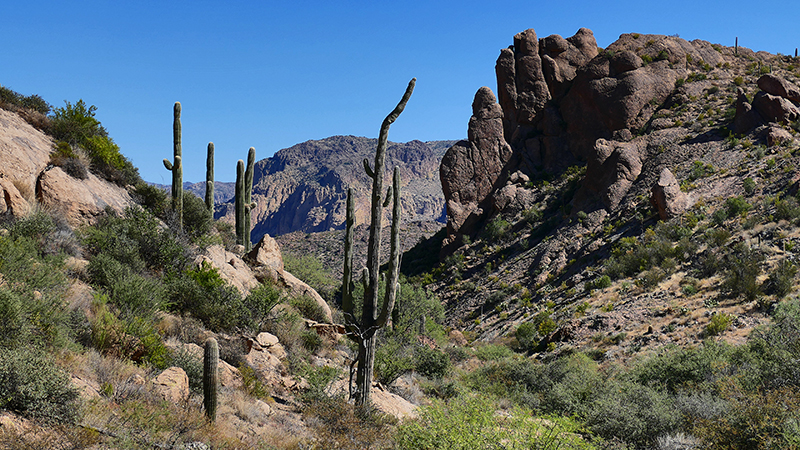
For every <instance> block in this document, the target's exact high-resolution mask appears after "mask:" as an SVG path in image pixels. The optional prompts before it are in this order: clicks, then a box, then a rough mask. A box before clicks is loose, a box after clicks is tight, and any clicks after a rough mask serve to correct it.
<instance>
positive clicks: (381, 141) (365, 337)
mask: <svg viewBox="0 0 800 450" xmlns="http://www.w3.org/2000/svg"><path fill="white" fill-rule="evenodd" d="M415 83H416V78H413V79H412V80H411V81H410V82H409V83H408V88H406V91H405V93H404V94H403V97H402V99H401V100H400V103H398V104H397V106H396V107H395V108H394V110H393V111H392V112H391V113H389V115H388V116H386V118H385V119H384V121H383V123H382V124H381V130H380V135H379V137H378V147H377V150H376V152H375V165H374V170H373V169H372V168H370V166H369V161H368V160H366V159H365V160H364V170H365V171H366V173H367V175H369V177H370V178H372V206H371V224H372V225H371V226H370V235H369V242H368V246H367V267H366V269H365V271H364V280H363V281H364V284H365V289H364V299H363V304H362V311H361V317H360V320H359V319H358V318H357V317H356V315H355V313H354V308H353V306H354V303H353V227H354V225H355V199H354V198H353V190H352V189H348V191H347V214H346V219H345V220H346V222H345V223H346V228H345V245H344V274H343V279H342V310H343V312H344V314H345V322H346V328H347V335H348V337H350V338H351V339H353V340H354V341H355V342H356V343H358V356H357V361H358V371H357V372H356V387H355V390H352V389H351V393H352V394H353V395H352V396H353V397H354V400H355V403H356V405H359V406H360V405H364V404H365V403H369V397H370V390H371V389H372V375H373V365H374V361H375V343H376V336H375V332H376V331H377V330H378V329H380V328H382V327H383V326H384V325H386V322H387V321H388V320H389V317H390V316H391V314H392V310H393V309H394V303H395V299H396V296H397V280H398V275H399V265H400V261H399V260H400V245H399V241H400V172H399V170H398V168H396V167H395V170H394V177H393V186H392V187H391V188H390V189H389V190H388V191H387V193H386V196H385V197H383V176H384V173H383V172H384V170H385V164H386V146H387V141H388V134H389V127H390V126H391V124H392V123H393V122H394V121H395V120H397V117H398V116H399V115H400V113H402V112H403V109H405V106H406V103H408V99H409V98H410V97H411V93H412V92H413V90H414V84H415ZM391 200H393V203H394V205H393V208H392V227H391V250H390V258H389V269H388V276H387V277H386V278H387V279H386V297H385V298H384V302H383V306H382V308H381V311H380V315H378V314H377V312H378V287H379V284H380V276H379V269H380V264H381V261H380V244H381V228H382V227H381V221H382V218H383V208H385V207H386V206H388V205H389V201H391Z"/></svg>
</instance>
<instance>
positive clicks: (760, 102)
mask: <svg viewBox="0 0 800 450" xmlns="http://www.w3.org/2000/svg"><path fill="white" fill-rule="evenodd" d="M753 108H754V109H755V110H756V111H758V113H759V114H760V115H761V117H762V118H764V120H766V121H767V122H791V121H793V120H797V119H798V118H800V108H798V107H797V106H796V105H795V104H794V103H792V101H791V100H789V99H786V98H783V97H779V96H777V95H772V94H768V93H766V92H764V91H760V92H759V93H757V94H756V95H755V97H754V98H753Z"/></svg>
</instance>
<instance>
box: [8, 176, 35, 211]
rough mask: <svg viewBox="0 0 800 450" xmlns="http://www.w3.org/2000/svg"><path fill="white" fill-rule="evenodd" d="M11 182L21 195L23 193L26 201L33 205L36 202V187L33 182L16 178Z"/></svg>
mask: <svg viewBox="0 0 800 450" xmlns="http://www.w3.org/2000/svg"><path fill="white" fill-rule="evenodd" d="M11 184H13V185H14V187H15V188H17V191H19V195H21V196H22V198H24V199H25V201H26V202H28V203H30V204H31V205H35V204H36V188H35V187H34V186H33V185H32V184H31V183H29V182H27V181H25V180H21V179H18V178H15V179H13V180H11Z"/></svg>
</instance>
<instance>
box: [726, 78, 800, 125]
mask: <svg viewBox="0 0 800 450" xmlns="http://www.w3.org/2000/svg"><path fill="white" fill-rule="evenodd" d="M758 87H759V89H761V91H759V92H758V93H757V94H756V95H755V96H754V97H753V102H752V103H748V101H747V97H746V96H745V95H744V91H742V89H739V90H738V97H737V99H736V116H735V117H734V120H733V125H734V127H733V128H734V132H736V133H739V134H744V133H747V132H749V131H751V130H753V129H755V128H757V127H758V126H759V125H762V124H764V123H765V122H776V123H780V122H791V121H794V120H797V119H800V106H798V103H800V89H798V87H797V86H795V85H794V84H792V83H790V82H788V81H786V80H785V79H783V78H781V77H778V76H776V75H773V74H766V75H762V76H761V78H759V79H758Z"/></svg>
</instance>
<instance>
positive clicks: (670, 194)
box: [650, 168, 690, 220]
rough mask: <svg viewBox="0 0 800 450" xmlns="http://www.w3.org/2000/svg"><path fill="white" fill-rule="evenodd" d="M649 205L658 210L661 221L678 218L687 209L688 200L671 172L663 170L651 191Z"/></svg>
mask: <svg viewBox="0 0 800 450" xmlns="http://www.w3.org/2000/svg"><path fill="white" fill-rule="evenodd" d="M650 203H651V204H652V205H653V207H654V208H655V209H656V210H658V216H659V217H660V218H661V220H669V219H672V218H673V217H678V216H679V215H681V214H682V213H683V212H684V211H686V210H687V209H688V208H689V206H690V205H689V198H688V196H687V195H686V194H685V193H684V192H683V191H681V186H680V183H678V180H677V179H676V178H675V175H673V174H672V172H671V171H670V170H669V169H667V168H664V169H663V170H662V171H661V175H660V176H659V178H658V182H656V184H655V186H653V189H652V195H651V197H650Z"/></svg>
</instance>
